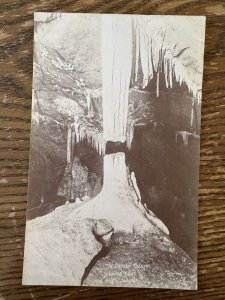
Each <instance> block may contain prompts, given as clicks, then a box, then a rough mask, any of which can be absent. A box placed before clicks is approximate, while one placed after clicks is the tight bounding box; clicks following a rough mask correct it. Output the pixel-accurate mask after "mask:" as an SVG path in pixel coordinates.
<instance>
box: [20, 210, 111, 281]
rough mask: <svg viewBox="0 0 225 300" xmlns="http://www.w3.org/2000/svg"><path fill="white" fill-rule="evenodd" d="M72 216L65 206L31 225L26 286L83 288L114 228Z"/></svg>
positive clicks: (28, 241)
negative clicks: (84, 277) (93, 261)
mask: <svg viewBox="0 0 225 300" xmlns="http://www.w3.org/2000/svg"><path fill="white" fill-rule="evenodd" d="M72 207H73V206H72ZM70 213H71V206H70V205H65V206H64V207H60V208H58V209H57V210H56V211H54V212H52V213H50V214H48V215H46V216H44V217H40V218H36V219H35V220H32V221H28V222H27V225H26V243H25V253H24V258H25V260H24V269H23V284H24V285H81V280H82V276H83V274H84V272H85V268H86V267H87V266H88V265H89V263H90V262H91V260H92V259H93V257H94V256H96V255H97V254H98V253H99V252H100V251H101V249H102V248H103V244H102V243H101V239H102V237H103V236H104V235H106V236H107V237H108V235H109V232H111V233H112V232H113V228H112V226H111V225H110V224H109V223H108V222H107V221H106V220H93V219H85V220H77V219H75V218H73V216H72V217H71V218H70ZM60 217H61V218H60ZM98 237H100V239H98V240H97V239H96V238H98ZM110 237H111V236H110ZM110 237H109V238H108V239H107V238H106V241H104V245H105V244H106V242H108V240H109V239H110ZM107 245H108V244H107Z"/></svg>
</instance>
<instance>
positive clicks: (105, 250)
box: [81, 246, 110, 286]
mask: <svg viewBox="0 0 225 300" xmlns="http://www.w3.org/2000/svg"><path fill="white" fill-rule="evenodd" d="M109 251H110V247H105V246H103V248H102V250H101V251H100V252H99V253H98V254H97V255H95V256H94V257H93V259H92V260H91V262H90V264H89V265H88V266H87V267H86V268H85V271H84V275H83V276H82V279H81V286H82V285H83V283H84V281H85V280H86V279H87V277H88V275H89V273H90V272H91V270H92V268H93V267H94V266H95V264H96V263H97V261H98V260H100V259H101V258H103V257H106V256H107V255H108V254H109Z"/></svg>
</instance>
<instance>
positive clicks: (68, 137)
mask: <svg viewBox="0 0 225 300" xmlns="http://www.w3.org/2000/svg"><path fill="white" fill-rule="evenodd" d="M71 133H72V129H71V126H70V125H69V126H68V131H67V163H70V162H71V142H72V139H71V138H72V135H71Z"/></svg>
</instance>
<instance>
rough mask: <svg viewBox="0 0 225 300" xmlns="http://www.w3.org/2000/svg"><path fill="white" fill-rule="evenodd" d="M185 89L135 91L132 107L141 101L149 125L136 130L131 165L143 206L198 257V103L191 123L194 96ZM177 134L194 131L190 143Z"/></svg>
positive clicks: (181, 245)
mask: <svg viewBox="0 0 225 300" xmlns="http://www.w3.org/2000/svg"><path fill="white" fill-rule="evenodd" d="M182 89H183V88H182V87H181V88H180V90H179V91H177V93H176V92H174V90H173V91H172V90H171V91H169V90H168V91H166V92H165V93H164V92H161V95H160V97H159V98H157V97H156V96H155V95H154V93H153V92H148V91H138V90H134V89H133V90H131V92H130V99H131V103H132V102H133V103H134V104H135V103H137V102H138V101H139V102H140V103H142V106H143V111H140V121H141V120H143V119H145V123H144V124H143V123H142V122H140V123H139V124H138V122H137V126H135V129H134V138H133V142H132V146H131V149H130V151H129V152H128V155H127V163H128V165H129V168H130V171H134V172H135V175H136V179H137V184H138V187H139V189H140V192H141V197H142V202H144V203H146V205H147V207H148V208H149V209H150V210H152V211H153V212H154V213H155V214H156V215H157V216H158V217H159V218H160V219H161V220H162V221H163V222H164V223H165V224H166V226H167V227H168V228H169V231H170V237H171V239H172V240H173V241H174V242H176V243H177V244H178V245H179V246H180V247H181V248H183V249H184V250H185V251H186V252H187V253H188V254H189V255H190V256H191V257H192V258H193V259H196V252H195V251H194V250H193V249H195V248H196V247H195V245H196V243H197V234H196V233H197V212H198V209H197V208H198V205H197V203H198V201H197V199H198V174H199V169H198V167H199V166H198V161H199V143H200V140H199V136H198V135H197V134H196V133H199V127H200V122H199V119H200V118H199V114H200V105H199V104H197V103H196V104H195V105H196V113H195V114H194V117H193V123H192V125H191V110H192V97H191V95H190V94H189V93H188V92H187V91H185V90H182ZM145 105H147V106H148V108H149V110H148V111H149V113H148V114H146V113H144V111H145V109H144V106H145ZM142 106H141V107H142ZM141 115H142V116H143V118H141ZM131 117H132V116H130V118H131ZM197 121H198V122H197ZM177 131H187V132H188V133H190V135H189V136H188V144H185V143H184V140H183V137H182V136H181V135H178V136H177V138H176V132H177ZM193 133H195V134H193ZM187 224H188V225H187Z"/></svg>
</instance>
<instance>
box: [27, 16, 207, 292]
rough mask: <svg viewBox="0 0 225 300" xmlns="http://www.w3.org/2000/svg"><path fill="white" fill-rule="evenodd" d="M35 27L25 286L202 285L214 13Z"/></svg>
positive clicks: (72, 20) (43, 20) (61, 20)
mask: <svg viewBox="0 0 225 300" xmlns="http://www.w3.org/2000/svg"><path fill="white" fill-rule="evenodd" d="M34 21H35V28H34V29H35V30H34V63H33V99H32V101H33V102H32V130H31V145H30V168H29V189H28V205H27V222H26V238H25V252H24V268H23V284H24V285H66V286H105V287H108V286H110V287H145V288H146V287H148V288H169V289H197V219H198V182H199V145H200V122H201V98H202V77H203V57H204V39H205V17H201V16H199V17H198V16H147V15H145V16H141V15H118V14H114V15H111V14H72V13H71V14H70V13H35V16H34Z"/></svg>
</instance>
